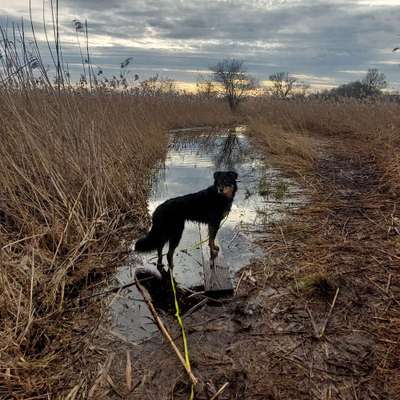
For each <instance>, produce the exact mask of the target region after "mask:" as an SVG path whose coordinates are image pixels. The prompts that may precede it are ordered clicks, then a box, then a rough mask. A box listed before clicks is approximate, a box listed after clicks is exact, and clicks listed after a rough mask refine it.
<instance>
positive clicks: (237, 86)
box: [210, 59, 256, 111]
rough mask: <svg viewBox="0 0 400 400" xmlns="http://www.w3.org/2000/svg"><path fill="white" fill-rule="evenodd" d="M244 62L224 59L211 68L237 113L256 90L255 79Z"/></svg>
mask: <svg viewBox="0 0 400 400" xmlns="http://www.w3.org/2000/svg"><path fill="white" fill-rule="evenodd" d="M243 64H244V62H243V61H242V60H235V59H224V60H222V61H220V62H219V63H217V64H216V65H214V66H212V67H210V70H211V71H212V73H213V76H214V80H215V81H216V82H217V83H219V84H220V85H221V86H222V90H223V92H224V95H225V98H226V99H227V101H228V104H229V107H230V108H231V110H232V111H235V110H236V109H237V107H238V105H239V103H240V102H241V101H242V100H243V98H244V96H245V95H246V94H247V93H248V92H249V91H250V90H253V89H255V87H256V82H255V79H254V78H253V77H252V76H250V75H249V74H248V73H247V69H246V68H245V67H244V65H243Z"/></svg>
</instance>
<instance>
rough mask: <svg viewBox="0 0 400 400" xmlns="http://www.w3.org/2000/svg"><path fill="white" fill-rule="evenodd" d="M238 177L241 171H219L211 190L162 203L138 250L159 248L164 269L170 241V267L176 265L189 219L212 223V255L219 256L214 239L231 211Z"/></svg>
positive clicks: (138, 244)
mask: <svg viewBox="0 0 400 400" xmlns="http://www.w3.org/2000/svg"><path fill="white" fill-rule="evenodd" d="M237 178H238V174H237V173H236V172H233V171H227V172H221V171H220V172H215V173H214V184H213V185H212V186H210V187H208V188H207V189H204V190H201V191H200V192H197V193H192V194H187V195H185V196H180V197H175V198H173V199H170V200H167V201H166V202H164V203H162V204H160V205H159V206H158V207H157V208H156V210H155V211H154V213H153V217H152V222H153V225H152V227H151V230H150V232H149V233H148V234H147V236H145V237H144V238H141V239H139V240H138V241H137V242H136V244H135V250H136V251H138V252H149V251H151V250H156V249H157V252H158V260H157V266H158V267H159V268H161V267H162V250H163V247H164V245H165V243H167V242H169V248H168V254H167V260H168V267H169V268H173V267H174V262H173V257H174V251H175V249H176V247H177V246H178V244H179V242H180V240H181V237H182V232H183V229H184V227H185V221H195V222H200V223H203V224H208V235H209V241H208V243H209V246H210V254H211V258H215V257H216V256H217V255H218V251H219V248H218V246H216V245H215V242H214V240H215V236H216V234H217V232H218V229H219V226H220V224H221V221H222V220H223V218H225V217H226V216H227V215H228V213H229V211H230V210H231V206H232V202H233V198H234V197H235V193H236V190H237V185H236V180H237Z"/></svg>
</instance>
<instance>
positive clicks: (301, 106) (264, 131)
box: [0, 89, 400, 400]
mask: <svg viewBox="0 0 400 400" xmlns="http://www.w3.org/2000/svg"><path fill="white" fill-rule="evenodd" d="M0 119H1V120H2V124H1V125H0V139H1V143H2V145H1V147H0V167H1V172H2V174H1V175H0V247H1V255H0V268H1V274H0V293H1V297H0V332H1V336H0V398H4V399H9V398H18V399H23V398H24V399H28V398H30V399H39V398H69V399H77V398H87V396H88V393H90V391H91V389H93V386H94V385H97V387H98V391H97V392H96V395H95V396H94V397H93V396H92V398H129V399H170V398H175V399H181V398H182V399H186V398H188V392H187V390H188V389H187V385H186V383H187V382H186V378H185V377H184V375H183V373H182V371H181V367H180V366H179V364H178V363H177V361H176V359H175V357H174V355H173V354H172V353H171V352H170V351H169V350H168V348H167V345H166V344H165V343H162V342H161V341H159V342H157V343H153V342H152V343H148V344H145V345H143V346H142V347H141V348H134V349H131V348H129V347H127V345H126V344H125V345H124V346H123V345H122V344H118V346H120V348H119V351H120V352H121V354H126V353H125V351H126V350H129V351H131V352H132V357H134V360H135V363H134V371H133V376H134V379H135V380H136V381H137V382H136V384H135V385H134V387H135V390H133V391H132V392H131V393H129V394H124V393H125V391H126V387H125V386H124V385H125V378H126V377H125V376H123V375H122V376H121V371H124V372H125V370H124V368H125V367H124V364H123V362H122V361H121V359H118V360H117V361H116V364H118V362H120V363H121V365H122V366H121V368H120V369H118V368H117V366H116V367H115V368H114V369H112V368H111V369H110V371H112V372H110V376H109V378H110V380H109V381H107V380H105V383H104V382H101V384H99V381H98V377H97V375H96V374H97V370H98V369H99V368H100V370H101V366H104V365H105V364H104V363H106V364H107V362H106V360H107V348H106V345H105V348H101V349H94V348H93V345H92V341H91V337H92V336H96V328H97V326H98V325H97V324H98V321H99V320H100V319H101V317H102V307H101V306H100V304H99V303H96V302H93V303H83V304H81V303H79V302H77V301H76V300H77V298H78V297H79V295H80V293H81V292H82V291H85V290H86V289H88V288H90V289H91V290H92V289H93V288H95V287H96V286H97V285H99V287H101V284H102V282H103V281H104V279H105V278H106V277H107V275H108V274H109V273H112V272H113V271H114V270H115V268H116V267H117V266H118V265H120V264H121V262H122V261H123V259H124V257H125V256H126V255H127V250H128V246H129V244H130V241H131V240H133V239H134V238H135V237H136V236H137V235H138V234H139V233H140V232H142V230H143V229H144V228H145V226H147V223H148V216H147V203H146V202H147V195H148V191H149V188H150V183H151V176H152V172H153V171H154V170H155V168H157V165H158V163H159V162H160V161H162V160H163V158H164V156H165V152H166V143H167V139H166V134H165V132H166V130H167V129H170V128H175V127H187V126H198V125H212V126H217V125H234V124H235V123H238V122H245V123H247V124H248V126H249V129H248V132H249V135H250V137H251V140H252V141H253V142H254V143H255V144H257V146H258V147H260V148H262V149H263V152H264V153H265V156H266V158H267V159H268V160H270V162H272V163H274V164H276V165H278V166H279V167H280V168H282V169H283V170H284V171H285V172H287V173H288V174H290V175H293V176H294V177H295V178H296V179H298V180H299V182H301V184H302V185H303V186H304V187H305V189H306V191H307V192H308V193H309V196H310V202H308V203H307V204H305V205H304V207H302V208H301V209H300V210H297V211H294V212H293V213H292V214H291V215H290V216H289V218H288V219H287V220H285V221H283V222H280V223H279V224H276V225H269V226H265V232H266V233H268V235H267V237H266V239H265V242H264V247H265V257H264V258H263V259H262V260H260V261H259V262H256V263H254V264H252V265H250V266H248V267H246V270H244V272H245V273H244V275H243V279H242V280H241V285H240V287H239V288H238V293H237V296H236V298H234V299H232V300H231V301H229V302H227V303H224V305H223V307H222V311H223V313H224V315H225V316H226V321H225V322H224V323H222V324H218V321H216V322H215V321H214V322H211V323H207V322H205V323H204V321H209V320H210V321H213V318H214V320H215V315H216V314H221V313H220V311H221V309H218V310H217V311H216V309H215V307H210V306H207V307H205V308H203V309H202V310H201V311H199V312H198V313H194V314H193V315H192V316H191V317H189V319H188V320H187V322H185V324H187V328H188V332H189V341H190V348H191V356H192V360H193V366H194V370H195V372H196V374H198V375H199V376H201V377H202V379H203V381H204V382H205V381H207V382H209V383H210V385H211V386H213V387H214V388H216V389H218V388H219V387H221V385H223V384H224V383H225V382H230V384H229V385H228V386H227V389H226V390H225V391H224V393H223V394H222V395H221V396H220V399H355V400H357V399H360V400H361V399H391V400H392V399H393V400H396V399H400V385H399V379H398V377H399V376H400V361H399V360H400V352H399V348H400V346H399V334H400V303H399V299H400V272H399V268H400V262H399V260H400V247H399V240H400V239H399V234H400V219H399V218H400V215H399V211H398V209H397V199H398V196H399V194H400V192H399V191H400V174H399V172H400V158H399V147H400V140H399V130H400V113H399V106H398V105H397V104H393V103H387V102H379V103H372V102H371V103H359V102H338V103H328V102H326V103H318V102H314V101H308V100H298V101H280V100H272V99H262V98H254V99H250V100H248V101H247V102H246V103H244V104H243V105H242V107H241V109H240V112H239V114H237V115H232V114H230V112H229V111H228V108H227V106H226V105H225V104H224V103H223V102H221V101H219V100H201V99H197V98H196V97H194V96H193V97H191V96H182V97H180V96H170V97H168V96H165V97H164V96H161V97H135V96H127V95H123V94H109V93H108V94H107V93H97V94H95V95H89V94H83V93H76V92H74V93H72V92H65V93H61V94H60V95H59V94H57V93H55V92H52V91H41V90H29V91H16V90H10V89H5V90H4V91H3V92H2V93H0ZM246 271H247V272H246ZM250 276H251V277H252V279H247V278H246V277H250ZM254 278H255V279H254ZM266 288H273V290H274V293H275V294H274V295H273V296H272V297H267V298H264V297H262V301H261V302H258V303H257V310H256V312H255V313H252V314H251V315H249V314H246V312H245V311H244V310H245V308H246V305H247V304H251V303H252V302H253V301H254V298H259V297H257V296H259V295H260V293H262V292H263V291H264V290H265V289H266ZM335 295H336V297H335ZM201 321H203V325H201V324H200V326H199V323H200V322H201ZM192 325H193V326H196V329H195V328H191V326H192ZM108 360H110V358H108ZM99 365H100V367H99ZM100 377H101V375H100ZM96 378H97V380H96ZM110 381H111V383H110ZM96 382H97V383H96ZM107 382H108V383H107ZM210 385H209V387H211V386H210ZM203 389H204V387H203V388H201V389H200V388H199V389H198V394H197V398H199V399H206V398H207V397H206V394H205V392H206V389H204V390H203ZM92 395H93V392H92ZM172 396H173V397H172ZM210 397H211V396H209V398H210Z"/></svg>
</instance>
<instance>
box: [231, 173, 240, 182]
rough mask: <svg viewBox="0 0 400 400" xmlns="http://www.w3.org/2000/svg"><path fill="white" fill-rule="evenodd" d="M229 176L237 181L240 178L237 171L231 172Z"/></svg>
mask: <svg viewBox="0 0 400 400" xmlns="http://www.w3.org/2000/svg"><path fill="white" fill-rule="evenodd" d="M228 174H229V176H230V177H232V178H233V179H234V180H235V181H236V179H237V178H239V175H238V174H237V172H235V171H229V172H228Z"/></svg>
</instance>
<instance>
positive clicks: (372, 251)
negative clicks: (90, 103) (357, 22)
mask: <svg viewBox="0 0 400 400" xmlns="http://www.w3.org/2000/svg"><path fill="white" fill-rule="evenodd" d="M351 149H353V143H350V142H346V141H344V140H340V141H337V142H336V141H333V140H330V141H329V142H326V143H324V146H323V152H322V156H321V159H320V160H319V162H318V165H317V166H316V169H315V171H313V174H312V176H310V196H311V200H310V201H309V202H308V203H307V204H305V205H304V206H303V207H301V208H300V209H295V210H291V211H290V215H289V217H288V218H285V219H284V220H279V221H272V222H270V223H268V224H267V225H265V226H264V230H265V233H266V235H265V236H264V239H259V242H258V243H259V245H260V246H262V248H263V251H264V254H263V256H262V257H261V258H259V259H258V260H257V261H255V262H252V263H251V264H250V265H248V266H247V267H246V268H245V269H243V270H241V271H240V272H239V273H238V277H239V278H238V280H237V281H236V283H237V292H236V296H235V297H234V298H231V299H226V300H223V301H221V302H219V303H213V304H204V305H203V306H202V307H201V308H200V309H199V310H197V311H196V312H195V313H192V314H191V315H189V316H187V317H186V318H185V326H186V329H187V331H188V334H189V346H190V353H191V360H192V366H193V369H194V372H195V374H196V376H198V377H199V378H200V379H201V381H202V382H204V384H203V385H200V386H199V388H198V391H197V397H196V398H198V399H209V398H211V397H212V395H213V394H214V393H215V392H216V390H217V389H218V388H219V387H221V386H222V385H223V384H225V383H226V382H228V383H229V384H228V386H227V387H226V389H225V391H224V392H223V393H222V394H221V396H220V397H219V398H220V399H398V398H400V397H399V393H400V387H399V380H398V376H399V375H398V374H399V370H400V365H399V356H400V351H399V343H398V340H399V339H398V338H399V333H400V324H399V317H400V303H399V298H400V279H399V267H400V247H399V246H398V245H397V243H398V236H399V229H400V223H399V226H398V222H399V220H398V219H397V217H398V212H397V209H396V199H394V198H391V197H390V195H389V194H387V193H386V192H385V190H384V188H383V187H382V185H381V182H380V180H379V179H378V175H377V173H376V169H375V165H374V163H373V160H371V159H370V158H369V157H368V155H367V154H363V153H362V152H360V151H352V150H351ZM170 328H171V330H172V332H173V333H174V336H175V337H176V338H179V332H178V330H177V329H176V327H175V325H174V324H170ZM116 344H117V343H116V342H115V341H114V346H113V351H112V354H113V362H112V365H110V367H109V369H108V373H109V376H110V378H111V379H110V381H109V382H108V383H107V382H106V383H105V384H104V386H105V388H107V390H106V391H104V392H103V393H104V395H105V396H106V397H105V398H110V397H111V398H118V397H123V398H127V399H171V398H173V399H187V398H188V393H189V387H188V381H187V378H186V376H185V374H184V371H183V370H182V368H181V366H180V365H179V363H178V361H177V360H176V357H175V355H174V354H173V353H172V352H171V350H170V348H169V347H168V345H167V344H166V343H164V341H163V339H162V338H161V336H160V335H155V336H152V337H150V338H148V339H147V340H146V341H145V342H144V343H142V344H141V345H132V344H129V343H127V342H126V341H123V342H122V341H121V342H120V343H118V345H116ZM127 354H129V357H130V359H131V362H132V372H131V373H129V374H127V362H126V361H127ZM128 369H129V368H128ZM127 376H129V377H130V378H129V379H131V381H132V383H131V384H130V385H128V384H127ZM110 382H112V383H113V385H111V384H110ZM128 386H130V389H131V391H130V392H129V393H127V388H128Z"/></svg>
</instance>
